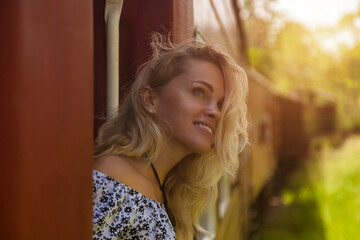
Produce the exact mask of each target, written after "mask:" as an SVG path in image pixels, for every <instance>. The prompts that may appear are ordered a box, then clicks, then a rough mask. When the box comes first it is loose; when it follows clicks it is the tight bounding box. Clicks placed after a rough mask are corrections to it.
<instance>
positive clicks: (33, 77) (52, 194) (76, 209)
mask: <svg viewBox="0 0 360 240" xmlns="http://www.w3.org/2000/svg"><path fill="white" fill-rule="evenodd" d="M0 24H1V25H0V48H1V54H0V66H1V68H0V81H1V83H0V113H1V124H0V132H1V137H0V146H1V151H0V160H1V174H0V185H1V190H2V193H1V195H0V213H1V214H0V236H1V239H27V240H28V239H67V240H68V239H91V238H92V221H91V219H92V187H91V169H92V147H93V143H92V137H93V136H92V129H93V118H92V117H93V18H92V3H91V2H89V1H86V0H77V1H56V2H54V1H45V0H36V1H30V0H18V1H1V3H0Z"/></svg>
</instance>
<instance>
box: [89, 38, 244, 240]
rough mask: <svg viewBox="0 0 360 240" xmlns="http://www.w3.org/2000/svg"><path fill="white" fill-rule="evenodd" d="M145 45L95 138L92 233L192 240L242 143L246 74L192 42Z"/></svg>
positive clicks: (208, 47)
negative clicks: (148, 51) (148, 48)
mask: <svg viewBox="0 0 360 240" xmlns="http://www.w3.org/2000/svg"><path fill="white" fill-rule="evenodd" d="M151 45H152V48H153V55H152V57H151V59H150V60H149V61H148V62H147V63H146V64H144V65H143V66H142V67H141V69H140V71H139V72H138V75H137V78H136V80H135V82H134V83H133V85H132V87H131V89H130V90H129V92H128V94H127V95H126V96H125V98H124V99H123V101H122V102H121V104H120V107H119V110H118V113H117V115H116V116H115V117H114V118H112V119H111V120H110V121H108V122H107V123H105V124H104V125H103V126H102V128H101V129H100V131H99V136H98V138H97V139H96V144H95V157H94V171H93V179H94V221H93V224H94V239H166V240H168V239H180V240H182V239H186V240H187V239H193V238H194V236H195V232H196V231H202V232H204V231H205V230H204V229H202V228H201V227H200V226H199V216H200V215H201V214H202V213H203V212H204V211H206V210H207V209H208V208H209V206H211V205H212V204H213V203H214V202H215V199H216V197H217V182H218V181H219V179H220V178H221V176H222V174H223V173H224V171H227V172H229V173H233V172H234V171H235V170H236V169H237V167H238V154H239V152H240V151H241V149H242V148H243V147H244V145H245V144H246V142H247V133H246V126H247V121H246V105H245V97H246V93H247V79H246V75H245V73H244V71H243V70H242V69H241V68H240V67H239V66H238V65H237V64H236V63H235V61H234V60H233V59H232V58H231V57H229V56H228V55H227V54H225V53H224V52H223V51H222V50H220V49H218V48H217V47H215V46H212V45H208V44H205V43H203V42H198V41H195V40H189V41H187V42H185V43H182V44H179V45H172V44H171V43H170V42H167V41H165V40H164V39H163V38H162V37H161V35H159V34H155V35H154V36H153V41H152V43H151ZM175 233H176V234H175ZM175 235H176V236H175Z"/></svg>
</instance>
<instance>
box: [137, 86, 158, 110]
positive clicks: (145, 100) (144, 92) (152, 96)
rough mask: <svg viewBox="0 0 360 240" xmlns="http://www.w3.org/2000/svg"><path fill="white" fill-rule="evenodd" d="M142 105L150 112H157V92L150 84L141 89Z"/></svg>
mask: <svg viewBox="0 0 360 240" xmlns="http://www.w3.org/2000/svg"><path fill="white" fill-rule="evenodd" d="M140 96H141V101H142V105H143V107H144V108H145V110H146V111H147V112H148V113H155V112H156V97H157V95H156V92H155V91H154V90H153V89H152V88H151V87H150V86H148V85H146V86H144V87H143V88H142V89H141V91H140Z"/></svg>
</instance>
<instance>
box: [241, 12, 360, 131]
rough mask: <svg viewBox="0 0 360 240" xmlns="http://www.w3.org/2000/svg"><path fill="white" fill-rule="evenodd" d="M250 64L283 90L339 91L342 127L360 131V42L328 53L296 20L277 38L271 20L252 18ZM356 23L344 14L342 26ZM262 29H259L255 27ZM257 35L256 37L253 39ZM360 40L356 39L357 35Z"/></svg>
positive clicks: (281, 30)
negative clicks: (273, 32) (260, 33)
mask: <svg viewBox="0 0 360 240" xmlns="http://www.w3.org/2000/svg"><path fill="white" fill-rule="evenodd" d="M248 21H249V23H248V25H249V26H250V25H251V24H252V25H254V24H255V25H254V26H258V27H260V28H259V29H260V30H264V29H265V30H264V31H263V32H264V36H263V38H261V36H260V35H259V31H256V30H254V28H248V32H250V33H249V34H248V37H249V38H250V39H249V42H250V43H251V44H250V46H249V48H248V56H249V63H250V65H251V66H253V67H254V68H255V69H257V70H258V71H259V72H260V73H262V74H263V75H264V76H266V77H267V78H268V79H270V81H272V82H273V83H275V85H276V87H277V89H279V90H280V91H281V92H283V93H289V92H291V91H293V90H311V91H314V92H316V91H317V89H319V88H320V89H324V90H327V91H330V92H332V93H334V94H335V96H336V100H337V105H338V107H337V111H338V114H337V115H338V120H339V121H338V123H339V128H340V129H343V130H344V131H352V130H360V111H359V110H360V67H359V66H360V42H359V43H358V44H357V45H355V46H354V47H351V48H349V47H342V49H340V50H339V51H338V52H337V53H336V54H334V53H329V52H326V51H325V50H324V49H323V48H321V47H320V46H319V42H318V41H317V40H315V38H314V35H313V34H314V33H313V32H310V31H309V30H307V29H306V28H305V27H304V26H302V25H301V24H298V23H294V22H283V25H282V27H281V28H280V29H279V31H278V32H277V34H276V35H275V37H274V38H273V39H272V38H270V37H269V32H271V29H273V26H271V24H270V22H269V21H267V22H266V21H261V20H259V19H258V18H257V19H256V20H251V19H249V20H248ZM349 23H353V21H351V19H350V20H349V17H344V19H343V21H342V23H341V26H342V27H344V25H346V24H349ZM255 29H258V28H255ZM354 34H355V33H354ZM252 38H254V39H252ZM355 39H356V38H355Z"/></svg>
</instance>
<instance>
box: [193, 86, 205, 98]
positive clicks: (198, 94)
mask: <svg viewBox="0 0 360 240" xmlns="http://www.w3.org/2000/svg"><path fill="white" fill-rule="evenodd" d="M193 92H194V94H195V95H196V96H199V97H203V96H204V90H202V89H201V88H196V89H194V91H193Z"/></svg>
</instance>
